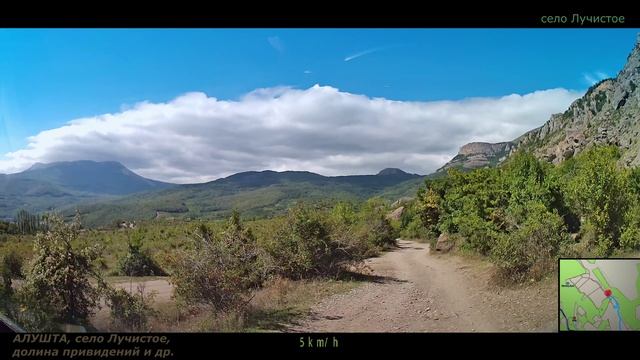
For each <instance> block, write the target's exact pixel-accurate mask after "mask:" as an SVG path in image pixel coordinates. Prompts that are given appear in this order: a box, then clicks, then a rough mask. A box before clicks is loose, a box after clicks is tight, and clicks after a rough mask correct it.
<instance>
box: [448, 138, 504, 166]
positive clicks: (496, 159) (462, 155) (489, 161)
mask: <svg viewBox="0 0 640 360" xmlns="http://www.w3.org/2000/svg"><path fill="white" fill-rule="evenodd" d="M513 148H514V144H513V143H511V142H502V143H497V144H490V143H483V142H472V143H469V144H466V145H464V146H463V147H461V148H460V151H459V152H458V155H456V156H455V157H454V158H453V159H452V160H451V161H449V162H448V163H446V164H445V165H444V166H443V167H441V168H440V169H438V171H444V170H447V169H449V168H459V169H462V170H471V169H476V168H481V167H485V166H495V165H497V164H499V163H500V162H502V161H503V160H504V159H506V157H507V156H508V155H509V153H511V151H512V150H513Z"/></svg>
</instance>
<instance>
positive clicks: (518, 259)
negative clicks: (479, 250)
mask: <svg viewBox="0 0 640 360" xmlns="http://www.w3.org/2000/svg"><path fill="white" fill-rule="evenodd" d="M528 208H529V216H528V218H527V219H526V220H525V221H524V223H523V224H521V225H520V226H519V227H518V228H516V229H515V230H514V231H512V232H510V233H500V235H499V236H497V238H496V241H495V244H494V246H493V248H492V251H491V256H492V258H493V260H494V262H495V263H496V264H497V265H498V267H499V268H500V270H501V272H502V273H503V274H504V275H505V276H507V277H509V278H511V279H513V280H523V279H524V278H526V277H531V278H533V279H540V278H541V277H542V276H544V275H545V274H546V273H547V272H548V271H549V270H551V269H553V268H554V266H555V265H556V259H557V257H558V255H559V253H560V249H561V247H562V245H563V244H566V243H568V242H569V241H570V239H569V236H568V234H567V233H566V227H565V225H564V222H563V220H562V217H560V216H559V215H558V214H557V213H552V212H549V211H548V210H547V209H546V207H545V206H544V204H541V203H531V204H529V205H528Z"/></svg>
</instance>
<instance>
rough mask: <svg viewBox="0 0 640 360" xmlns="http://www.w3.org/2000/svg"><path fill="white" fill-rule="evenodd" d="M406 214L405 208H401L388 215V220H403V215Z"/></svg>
mask: <svg viewBox="0 0 640 360" xmlns="http://www.w3.org/2000/svg"><path fill="white" fill-rule="evenodd" d="M403 213H404V206H400V207H399V208H397V209H395V210H393V211H392V212H390V213H389V214H388V215H387V219H389V220H400V218H402V214H403Z"/></svg>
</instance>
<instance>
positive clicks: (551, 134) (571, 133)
mask: <svg viewBox="0 0 640 360" xmlns="http://www.w3.org/2000/svg"><path fill="white" fill-rule="evenodd" d="M638 86H640V36H639V37H638V41H637V42H636V45H635V46H634V48H633V50H632V52H631V54H630V55H629V57H628V58H627V63H626V64H625V66H624V68H623V69H622V71H620V73H618V76H616V77H615V78H614V79H607V80H603V81H601V82H599V83H598V84H595V85H594V86H592V87H591V88H589V90H588V91H587V92H586V94H585V95H584V96H583V97H582V98H580V99H578V100H576V101H575V102H574V103H573V104H571V106H569V109H567V111H565V112H564V113H562V114H555V115H553V116H551V119H549V121H547V122H546V123H545V124H544V125H543V126H541V127H539V128H537V129H534V130H532V131H530V132H528V133H526V134H524V135H522V136H521V137H519V138H518V139H516V140H515V141H514V142H515V143H516V144H517V148H527V149H530V150H532V151H533V152H534V153H535V154H536V155H538V156H540V157H541V158H544V159H547V160H549V161H552V162H554V163H558V162H561V161H563V160H566V159H568V158H570V157H571V156H574V155H576V154H578V153H579V152H581V151H583V150H584V149H587V148H589V147H591V146H594V145H600V144H610V145H616V146H619V147H620V148H621V150H622V153H623V157H622V160H621V161H622V162H623V164H624V165H627V166H635V165H639V164H640V153H639V149H640V147H639V145H640V143H639V142H638V135H639V134H640V89H638Z"/></svg>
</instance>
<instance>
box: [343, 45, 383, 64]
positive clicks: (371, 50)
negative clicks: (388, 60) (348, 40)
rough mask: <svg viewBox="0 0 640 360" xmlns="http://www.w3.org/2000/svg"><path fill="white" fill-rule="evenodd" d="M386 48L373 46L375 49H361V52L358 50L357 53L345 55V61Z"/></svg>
mask: <svg viewBox="0 0 640 360" xmlns="http://www.w3.org/2000/svg"><path fill="white" fill-rule="evenodd" d="M384 49H385V48H384V47H377V48H373V49H367V50H364V51H360V52H357V53H355V54H352V55H349V56H347V57H345V58H344V61H351V60H355V59H357V58H359V57H363V56H365V55H369V54H373V53H375V52H378V51H381V50H384Z"/></svg>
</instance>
